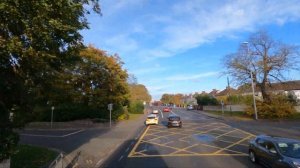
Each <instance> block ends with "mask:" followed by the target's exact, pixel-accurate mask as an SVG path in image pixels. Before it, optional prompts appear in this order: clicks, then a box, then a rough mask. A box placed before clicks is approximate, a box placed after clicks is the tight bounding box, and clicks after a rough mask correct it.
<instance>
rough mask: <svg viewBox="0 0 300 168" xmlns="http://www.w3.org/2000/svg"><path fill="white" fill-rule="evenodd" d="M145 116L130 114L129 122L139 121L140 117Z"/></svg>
mask: <svg viewBox="0 0 300 168" xmlns="http://www.w3.org/2000/svg"><path fill="white" fill-rule="evenodd" d="M142 115H144V114H133V113H129V120H136V119H138V118H139V117H140V116H142Z"/></svg>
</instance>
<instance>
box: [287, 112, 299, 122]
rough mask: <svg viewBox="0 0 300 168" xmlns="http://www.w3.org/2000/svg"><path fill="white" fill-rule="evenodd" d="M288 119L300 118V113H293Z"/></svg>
mask: <svg viewBox="0 0 300 168" xmlns="http://www.w3.org/2000/svg"><path fill="white" fill-rule="evenodd" d="M288 119H292V120H300V113H299V112H298V113H295V114H293V115H291V116H290V117H289V118H288Z"/></svg>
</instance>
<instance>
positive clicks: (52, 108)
mask: <svg viewBox="0 0 300 168" xmlns="http://www.w3.org/2000/svg"><path fill="white" fill-rule="evenodd" d="M53 110H54V106H52V107H51V128H52V126H53Z"/></svg>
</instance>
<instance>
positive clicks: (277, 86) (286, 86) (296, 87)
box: [238, 80, 300, 100]
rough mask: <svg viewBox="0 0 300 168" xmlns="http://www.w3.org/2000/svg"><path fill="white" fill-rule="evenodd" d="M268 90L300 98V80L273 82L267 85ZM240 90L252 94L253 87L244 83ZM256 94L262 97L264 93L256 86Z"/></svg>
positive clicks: (242, 92)
mask: <svg viewBox="0 0 300 168" xmlns="http://www.w3.org/2000/svg"><path fill="white" fill-rule="evenodd" d="M266 91H267V92H272V93H285V94H293V95H294V96H295V97H297V99H298V100H300V80H295V81H286V82H281V83H271V84H270V85H267V86H266ZM238 92H239V93H241V94H242V95H250V94H252V88H251V85H250V84H245V85H242V86H240V87H239V88H238ZM255 95H256V96H259V97H261V96H262V94H261V92H260V88H258V87H257V86H256V88H255Z"/></svg>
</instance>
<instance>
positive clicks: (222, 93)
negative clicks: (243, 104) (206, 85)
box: [216, 87, 237, 96]
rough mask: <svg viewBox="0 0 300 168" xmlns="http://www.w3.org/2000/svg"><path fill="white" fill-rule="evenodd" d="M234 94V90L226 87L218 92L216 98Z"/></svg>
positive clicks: (235, 91)
mask: <svg viewBox="0 0 300 168" xmlns="http://www.w3.org/2000/svg"><path fill="white" fill-rule="evenodd" d="M235 93H237V90H236V89H233V88H231V87H226V89H224V90H222V91H221V92H219V93H218V94H217V95H216V96H227V95H229V94H235Z"/></svg>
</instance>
